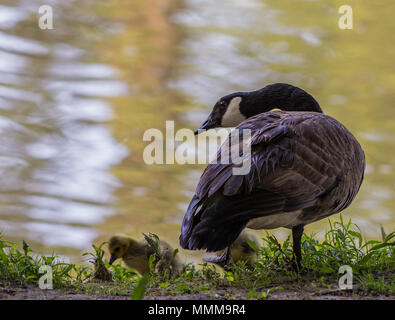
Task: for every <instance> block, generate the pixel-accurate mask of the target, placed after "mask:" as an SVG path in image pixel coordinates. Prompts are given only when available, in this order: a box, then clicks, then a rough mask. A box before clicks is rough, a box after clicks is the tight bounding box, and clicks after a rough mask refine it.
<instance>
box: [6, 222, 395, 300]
mask: <svg viewBox="0 0 395 320" xmlns="http://www.w3.org/2000/svg"><path fill="white" fill-rule="evenodd" d="M329 226H330V230H329V231H328V232H327V233H326V234H325V238H324V240H323V241H321V242H320V241H318V240H316V239H315V235H306V234H304V235H303V237H302V257H303V267H304V269H303V270H302V272H300V273H297V272H295V271H294V270H293V269H292V268H291V267H290V266H291V261H292V242H291V240H290V238H288V239H286V240H285V241H283V242H280V241H278V240H277V239H276V237H274V236H273V235H270V234H269V233H267V234H266V236H265V237H264V238H263V242H264V244H263V246H262V247H261V248H257V247H255V246H254V244H251V247H252V248H253V249H254V250H256V251H257V254H258V259H257V261H256V263H255V265H254V266H253V267H248V266H246V265H245V264H244V263H241V262H238V263H237V264H235V263H232V264H231V266H230V268H229V269H228V270H226V271H222V270H219V269H218V268H216V267H214V266H213V265H211V264H207V263H203V264H200V265H199V267H197V266H195V265H193V264H187V265H185V266H184V269H183V271H182V272H181V274H180V275H179V276H178V277H176V278H172V277H169V276H168V275H167V274H164V275H160V274H156V273H155V271H154V270H153V268H152V269H151V272H150V274H147V275H144V276H140V275H138V274H137V273H136V272H134V271H133V270H130V269H127V268H125V267H123V266H122V265H120V264H116V265H112V266H110V265H109V264H108V261H107V259H106V258H105V252H104V250H103V245H104V244H105V243H102V244H101V245H100V246H95V245H93V252H90V253H85V254H84V255H89V256H90V257H91V258H92V259H91V263H92V265H89V266H88V265H85V266H78V265H75V264H68V263H64V262H62V261H60V258H59V257H58V256H57V255H51V256H43V255H34V254H33V253H32V251H31V249H30V247H29V246H28V245H27V244H26V242H23V248H22V250H20V249H19V248H18V245H17V244H15V243H12V242H9V241H7V240H4V239H2V237H1V235H0V262H1V263H0V279H2V280H3V281H8V282H9V283H15V284H23V285H33V286H35V285H36V286H37V283H38V280H39V278H40V277H41V276H42V274H41V273H40V267H41V266H43V265H48V266H51V267H52V269H53V286H54V289H59V290H64V291H71V292H75V293H86V294H91V295H93V294H95V295H123V296H129V297H130V298H131V299H141V298H143V297H144V296H145V295H148V296H156V295H184V294H194V293H207V294H210V295H211V294H215V293H216V292H218V291H221V290H222V292H225V295H224V298H228V299H231V298H234V297H235V296H234V292H237V290H239V291H240V292H244V296H243V297H244V298H247V299H268V298H270V296H272V295H273V294H274V293H278V292H281V291H284V290H292V288H295V287H299V288H300V287H301V286H302V287H303V286H305V287H307V286H309V287H313V288H320V289H322V288H326V289H328V290H331V289H335V288H337V281H338V279H339V276H341V275H339V268H340V266H342V265H349V266H351V267H352V270H353V281H354V282H353V284H354V285H355V288H357V290H354V291H353V292H352V293H350V294H355V292H357V294H360V295H394V294H395V275H394V271H395V241H394V240H395V232H392V233H390V234H386V233H385V231H384V229H383V228H382V229H381V230H382V239H380V240H369V241H366V240H364V239H363V237H362V235H361V232H360V230H359V228H358V227H357V226H356V225H354V224H352V223H351V221H348V222H345V221H343V219H342V217H341V218H340V221H339V222H335V223H333V224H332V223H331V222H330V221H329ZM155 237H156V236H155ZM98 268H101V269H104V270H105V271H107V269H108V270H110V271H111V275H110V278H112V281H106V282H103V281H89V282H87V279H92V278H95V277H96V276H97V274H98V272H97V270H98ZM344 294H347V292H344ZM239 297H240V295H239Z"/></svg>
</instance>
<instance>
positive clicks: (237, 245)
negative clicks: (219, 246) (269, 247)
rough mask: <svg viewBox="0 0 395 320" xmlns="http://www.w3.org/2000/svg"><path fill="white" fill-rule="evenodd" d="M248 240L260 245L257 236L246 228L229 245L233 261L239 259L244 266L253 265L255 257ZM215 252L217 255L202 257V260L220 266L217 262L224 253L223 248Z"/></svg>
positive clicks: (257, 245) (255, 254) (255, 252)
mask: <svg viewBox="0 0 395 320" xmlns="http://www.w3.org/2000/svg"><path fill="white" fill-rule="evenodd" d="M249 241H250V242H252V243H254V244H255V246H256V247H258V248H259V247H260V242H259V240H258V238H257V237H256V236H255V235H254V234H252V233H251V232H248V231H246V230H243V231H242V232H241V233H240V235H239V236H238V237H237V239H236V241H235V242H233V243H232V245H231V246H230V253H231V257H232V260H233V261H234V262H235V263H237V262H238V261H241V262H245V264H246V266H250V267H251V266H253V265H254V262H255V260H256V258H257V251H255V250H254V249H253V248H251V246H250V245H249V244H248V242H249ZM216 254H217V257H206V258H203V260H204V261H207V262H211V263H216V264H219V265H220V266H222V264H221V263H218V262H220V260H221V259H222V258H221V257H222V255H223V254H224V250H222V251H217V252H216Z"/></svg>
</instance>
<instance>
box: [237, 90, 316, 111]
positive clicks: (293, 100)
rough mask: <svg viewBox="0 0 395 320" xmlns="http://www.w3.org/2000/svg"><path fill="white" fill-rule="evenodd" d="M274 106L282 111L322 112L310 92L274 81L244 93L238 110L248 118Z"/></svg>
mask: <svg viewBox="0 0 395 320" xmlns="http://www.w3.org/2000/svg"><path fill="white" fill-rule="evenodd" d="M274 108H278V109H280V110H284V111H312V112H319V113H323V111H322V110H321V107H320V105H319V104H318V102H317V101H316V100H315V99H314V98H313V97H312V96H311V95H310V94H308V93H307V92H306V91H304V90H302V89H300V88H298V87H294V86H292V85H290V84H285V83H275V84H271V85H268V86H266V87H264V88H262V89H260V90H257V91H252V92H248V93H245V96H244V97H243V99H242V102H241V103H240V111H241V112H242V113H243V114H244V115H245V116H246V117H248V118H249V117H252V116H254V115H256V114H260V113H264V112H268V111H270V110H271V109H274Z"/></svg>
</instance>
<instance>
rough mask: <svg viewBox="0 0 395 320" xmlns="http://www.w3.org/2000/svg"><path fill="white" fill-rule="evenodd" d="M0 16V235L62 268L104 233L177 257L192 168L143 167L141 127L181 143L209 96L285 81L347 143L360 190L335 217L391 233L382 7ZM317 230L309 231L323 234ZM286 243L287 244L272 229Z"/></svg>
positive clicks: (288, 5)
mask: <svg viewBox="0 0 395 320" xmlns="http://www.w3.org/2000/svg"><path fill="white" fill-rule="evenodd" d="M47 4H49V5H51V6H52V7H53V9H54V14H55V17H54V26H55V29H54V30H41V29H39V28H38V25H37V18H38V16H37V11H38V7H39V6H40V5H42V3H41V2H40V1H36V0H29V1H27V0H25V1H23V0H12V1H11V0H10V1H7V0H2V1H0V73H1V77H0V133H1V135H0V139H1V140H0V141H1V143H0V172H1V175H0V180H1V181H0V228H1V230H2V232H3V233H4V234H5V237H6V238H7V239H11V240H15V241H21V240H22V239H26V240H27V241H28V242H30V243H32V245H33V247H34V249H35V250H37V251H41V252H52V251H55V252H58V253H60V254H64V255H68V256H70V257H72V258H73V259H74V260H75V261H77V262H80V261H81V259H82V258H77V257H78V256H79V255H80V254H81V252H83V251H85V250H87V249H89V246H90V244H91V242H93V241H97V242H98V241H102V240H106V239H107V238H108V236H109V235H111V234H112V233H114V232H123V233H129V234H132V235H136V236H140V235H141V233H142V232H154V233H157V234H159V235H160V236H161V237H162V238H164V239H166V240H167V241H169V242H170V243H171V244H173V245H177V243H178V236H179V231H180V223H181V221H182V217H183V215H184V213H185V209H186V207H187V205H188V202H189V200H190V198H191V196H192V194H193V191H194V188H195V186H196V184H197V181H198V179H199V176H200V174H201V172H202V170H203V169H204V166H203V165H152V166H149V165H147V164H145V163H144V161H143V157H142V154H143V150H144V147H145V146H146V145H147V143H146V142H144V141H143V140H142V136H143V134H144V131H145V130H146V129H149V128H158V129H160V130H164V128H165V121H166V120H174V121H175V126H176V130H177V129H179V128H191V129H192V128H195V127H196V126H198V125H199V124H200V123H201V121H202V120H203V119H204V118H205V117H206V116H207V114H208V113H209V111H210V110H211V107H212V105H213V104H214V103H215V101H216V100H217V98H218V97H220V96H223V95H225V94H228V93H231V92H234V91H239V90H243V91H250V90H254V89H257V88H260V87H263V86H265V85H266V84H269V83H273V82H289V83H292V84H294V85H297V86H300V87H302V88H304V89H306V90H307V91H308V92H310V93H311V94H312V95H313V96H314V97H316V99H317V100H318V101H319V102H320V104H321V106H322V108H323V109H324V110H325V112H326V113H327V114H329V115H331V116H333V117H335V118H336V119H338V120H339V121H341V122H342V123H343V124H344V125H345V126H346V127H347V128H348V129H349V130H350V131H351V132H352V133H353V134H354V135H355V136H356V137H357V139H358V140H359V141H360V143H361V145H362V147H363V148H364V150H365V153H366V158H367V171H366V175H365V181H364V184H363V186H362V188H361V190H360V193H359V195H358V196H357V198H356V200H355V201H354V203H353V204H352V205H351V206H350V207H349V208H348V209H347V210H345V211H344V215H345V216H346V217H351V218H352V219H353V221H354V222H355V223H357V224H358V225H359V226H360V227H361V229H362V231H363V233H364V235H365V236H366V237H379V235H380V225H383V226H384V228H385V230H387V231H393V230H394V228H395V217H394V212H395V202H394V193H395V182H394V181H395V172H394V170H395V157H394V150H395V148H394V144H395V142H394V141H395V139H394V137H395V122H394V119H395V117H394V116H395V109H394V107H393V101H394V100H395V66H394V64H393V62H392V60H393V56H394V55H395V47H394V45H393V43H392V42H391V41H390V40H389V39H390V38H391V36H392V35H391V30H394V29H395V22H394V19H393V18H392V16H391V13H392V12H394V10H395V3H394V2H393V1H389V0H388V1H381V2H380V4H379V3H374V2H369V3H368V2H366V1H365V2H361V1H349V2H348V4H349V5H351V6H352V7H353V10H354V29H353V30H341V29H339V28H338V25H337V22H338V18H339V14H338V13H337V9H338V7H339V6H340V5H341V4H343V3H340V2H337V1H329V0H327V1H299V2H295V1H291V0H286V1H281V2H279V1H274V0H248V1H234V0H224V1H204V0H184V1H175V0H162V1H159V0H145V1H142V0H133V1H121V0H112V1H93V0H92V1H91V0H86V1H83V2H81V1H67V2H66V1H59V0H52V1H47ZM327 227H328V224H327V221H320V222H317V223H314V224H312V225H309V226H308V227H307V228H306V231H307V232H317V233H318V234H319V235H322V232H323V230H325V229H327ZM274 232H275V233H276V235H277V236H279V237H280V238H282V239H283V238H284V237H285V236H286V235H287V234H288V232H287V230H285V229H278V230H274Z"/></svg>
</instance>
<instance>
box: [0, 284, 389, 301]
mask: <svg viewBox="0 0 395 320" xmlns="http://www.w3.org/2000/svg"><path fill="white" fill-rule="evenodd" d="M247 294H248V291H247V290H243V289H236V288H226V289H219V290H217V292H216V293H215V294H209V293H198V294H188V295H186V294H185V295H178V296H173V295H159V296H158V295H155V296H150V295H147V296H146V297H145V298H144V299H146V300H225V299H229V298H230V297H232V299H236V300H243V299H245V298H246V296H247ZM0 299H1V300H129V299H130V297H129V296H114V295H89V294H81V293H73V292H65V291H62V290H41V289H39V288H37V287H33V286H21V285H11V284H9V283H6V282H4V281H1V280H0ZM268 299H269V300H306V299H308V300H376V299H377V300H395V296H385V295H377V296H372V295H365V294H362V293H361V292H360V291H359V289H358V288H354V290H353V291H351V290H347V291H342V290H338V289H332V290H329V289H324V288H317V287H314V286H306V285H304V286H300V287H295V286H294V287H292V288H287V287H284V290H278V291H275V292H273V293H271V294H270V295H269V297H268Z"/></svg>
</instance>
